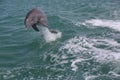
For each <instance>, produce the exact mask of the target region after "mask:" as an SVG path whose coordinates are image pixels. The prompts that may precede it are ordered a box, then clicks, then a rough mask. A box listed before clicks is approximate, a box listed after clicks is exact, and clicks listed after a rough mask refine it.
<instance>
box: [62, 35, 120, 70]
mask: <svg viewBox="0 0 120 80" xmlns="http://www.w3.org/2000/svg"><path fill="white" fill-rule="evenodd" d="M95 45H107V48H99V47H96V46H95ZM109 47H110V48H111V49H109ZM117 47H118V48H117ZM119 47H120V44H119V43H117V42H116V41H115V40H113V39H89V38H85V37H74V38H72V39H69V40H68V41H66V43H65V44H64V45H63V46H62V47H61V48H60V51H65V52H67V53H69V54H73V55H76V53H77V54H80V53H81V52H87V53H88V54H89V55H92V56H91V58H92V59H95V60H96V62H101V63H104V62H109V61H112V62H113V60H114V61H118V60H120V50H119ZM79 57H82V56H78V57H76V58H77V59H75V60H73V61H72V64H71V67H72V70H73V71H76V70H77V69H78V66H77V65H76V63H79V62H81V61H86V58H84V56H83V57H82V58H79Z"/></svg>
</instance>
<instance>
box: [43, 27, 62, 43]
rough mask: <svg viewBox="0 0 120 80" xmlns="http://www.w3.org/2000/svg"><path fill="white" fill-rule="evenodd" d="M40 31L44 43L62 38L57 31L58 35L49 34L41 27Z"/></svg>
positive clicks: (47, 30)
mask: <svg viewBox="0 0 120 80" xmlns="http://www.w3.org/2000/svg"><path fill="white" fill-rule="evenodd" d="M41 31H42V34H43V38H44V39H45V41H46V42H51V41H55V40H56V39H58V38H61V36H62V33H61V32H59V31H58V33H51V32H50V31H49V29H48V28H46V27H41Z"/></svg>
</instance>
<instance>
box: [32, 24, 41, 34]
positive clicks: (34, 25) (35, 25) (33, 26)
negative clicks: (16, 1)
mask: <svg viewBox="0 0 120 80" xmlns="http://www.w3.org/2000/svg"><path fill="white" fill-rule="evenodd" d="M32 28H33V29H34V30H35V31H37V32H39V29H38V28H37V24H33V25H32Z"/></svg>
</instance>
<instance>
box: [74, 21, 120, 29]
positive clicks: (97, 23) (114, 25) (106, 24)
mask: <svg viewBox="0 0 120 80" xmlns="http://www.w3.org/2000/svg"><path fill="white" fill-rule="evenodd" d="M89 24H91V25H93V26H100V27H108V28H111V29H114V30H118V31H120V21H119V20H106V19H91V20H86V21H85V22H83V23H81V22H77V23H75V25H77V26H80V25H89Z"/></svg>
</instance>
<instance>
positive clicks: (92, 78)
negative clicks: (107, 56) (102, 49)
mask: <svg viewBox="0 0 120 80" xmlns="http://www.w3.org/2000/svg"><path fill="white" fill-rule="evenodd" d="M96 77H97V76H95V75H91V76H86V77H85V80H94V79H95V78H96Z"/></svg>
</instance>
